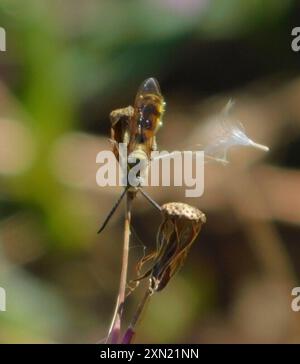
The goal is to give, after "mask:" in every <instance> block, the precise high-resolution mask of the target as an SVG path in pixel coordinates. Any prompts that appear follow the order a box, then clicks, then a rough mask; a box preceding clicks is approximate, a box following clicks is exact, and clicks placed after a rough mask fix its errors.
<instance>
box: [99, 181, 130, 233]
mask: <svg viewBox="0 0 300 364" xmlns="http://www.w3.org/2000/svg"><path fill="white" fill-rule="evenodd" d="M127 190H128V187H126V188H124V191H123V192H122V194H121V196H120V197H119V198H118V201H117V202H116V203H115V205H114V207H113V208H112V209H111V211H110V213H109V214H108V215H107V217H106V219H105V220H104V222H103V224H102V226H101V228H100V229H99V231H98V234H100V233H101V232H102V231H103V230H104V228H105V226H106V225H107V223H108V222H109V220H110V218H111V217H112V216H113V214H114V212H115V211H116V209H117V208H118V206H119V205H120V203H121V201H122V200H123V197H124V196H125V195H126V192H127Z"/></svg>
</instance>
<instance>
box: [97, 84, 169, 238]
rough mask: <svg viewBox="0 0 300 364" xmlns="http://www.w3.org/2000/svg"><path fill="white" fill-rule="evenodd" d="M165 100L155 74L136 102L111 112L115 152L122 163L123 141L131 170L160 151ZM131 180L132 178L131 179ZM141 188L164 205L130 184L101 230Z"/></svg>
mask: <svg viewBox="0 0 300 364" xmlns="http://www.w3.org/2000/svg"><path fill="white" fill-rule="evenodd" d="M165 105H166V103H165V101H164V98H163V96H162V93H161V90H160V86H159V83H158V81H157V80H156V79H155V78H153V77H151V78H148V79H146V80H145V81H144V82H143V83H142V84H141V86H140V87H139V89H138V92H137V95H136V97H135V101H134V105H133V106H127V107H125V108H122V109H117V110H114V111H112V112H111V113H110V122H111V137H110V140H111V142H112V148H113V152H114V154H115V156H116V158H117V160H118V161H119V162H120V153H119V152H120V151H119V144H120V143H124V144H125V145H126V147H127V155H128V160H127V172H129V171H130V169H131V168H133V167H134V166H135V165H136V164H137V163H142V165H144V166H146V167H145V168H147V166H148V165H149V162H150V159H151V152H152V151H155V150H157V142H156V134H157V132H158V130H159V129H160V127H161V126H162V118H163V114H164V111H165ZM127 182H128V179H127ZM138 191H141V193H142V194H143V195H144V197H146V198H147V199H148V200H149V201H150V202H151V203H152V204H153V205H154V206H155V207H156V208H158V209H159V210H160V206H159V205H158V204H157V203H156V202H155V201H153V200H152V199H151V198H150V196H148V194H146V192H145V191H143V190H142V189H141V186H140V184H138V185H137V186H131V185H130V184H128V183H127V185H126V187H125V189H124V191H123V193H122V194H121V196H120V198H119V199H118V201H117V202H116V204H115V205H114V207H113V208H112V210H111V212H110V213H109V215H108V216H107V218H106V220H105V221H104V223H103V225H102V227H101V228H100V230H99V232H98V233H100V232H101V231H102V230H103V229H104V228H105V226H106V224H107V223H108V221H109V219H110V218H111V216H112V215H113V213H114V212H115V210H116V209H117V207H118V206H119V204H120V202H121V201H122V199H123V197H124V196H125V195H126V194H130V196H131V198H134V197H135V195H136V194H137V192H138Z"/></svg>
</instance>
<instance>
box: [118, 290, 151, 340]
mask: <svg viewBox="0 0 300 364" xmlns="http://www.w3.org/2000/svg"><path fill="white" fill-rule="evenodd" d="M151 294H152V291H151V290H150V289H147V291H146V292H145V294H144V296H143V298H142V300H141V302H140V303H139V305H138V308H137V310H136V312H135V314H134V316H133V318H132V320H131V323H130V325H129V326H128V329H127V330H126V332H125V335H124V337H123V340H122V344H131V342H132V339H133V337H134V335H135V330H136V326H137V324H138V322H139V321H140V319H141V316H142V314H143V312H144V310H145V307H146V304H147V303H148V301H149V298H150V296H151Z"/></svg>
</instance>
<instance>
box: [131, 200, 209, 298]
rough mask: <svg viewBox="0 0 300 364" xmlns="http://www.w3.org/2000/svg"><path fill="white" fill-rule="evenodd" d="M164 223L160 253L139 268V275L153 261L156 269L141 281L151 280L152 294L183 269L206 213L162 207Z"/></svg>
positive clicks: (179, 205)
mask: <svg viewBox="0 0 300 364" xmlns="http://www.w3.org/2000/svg"><path fill="white" fill-rule="evenodd" d="M162 217H163V221H162V223H161V225H160V227H159V229H158V232H157V237H156V240H157V248H156V251H155V252H153V253H151V254H149V255H148V256H146V257H144V258H143V259H142V260H141V261H140V262H139V264H138V272H140V269H141V268H142V266H143V264H144V263H146V262H149V261H152V262H153V266H152V268H151V269H149V270H148V271H147V272H146V273H145V274H144V275H142V276H141V277H140V278H139V280H140V279H143V278H146V277H150V289H151V290H152V292H156V291H160V290H162V289H163V288H164V287H165V286H166V285H167V284H168V282H169V281H170V279H171V278H172V277H173V276H174V274H175V273H176V272H177V271H178V270H179V269H180V268H181V267H182V265H183V263H184V262H185V259H186V257H187V254H188V252H189V250H190V248H191V246H192V244H193V242H194V241H195V239H196V238H197V236H198V234H199V232H200V230H201V227H202V225H203V224H204V223H205V222H206V217H205V215H204V213H203V212H201V211H200V210H198V209H197V208H196V207H193V206H190V205H187V204H185V203H181V202H170V203H167V204H165V205H163V206H162Z"/></svg>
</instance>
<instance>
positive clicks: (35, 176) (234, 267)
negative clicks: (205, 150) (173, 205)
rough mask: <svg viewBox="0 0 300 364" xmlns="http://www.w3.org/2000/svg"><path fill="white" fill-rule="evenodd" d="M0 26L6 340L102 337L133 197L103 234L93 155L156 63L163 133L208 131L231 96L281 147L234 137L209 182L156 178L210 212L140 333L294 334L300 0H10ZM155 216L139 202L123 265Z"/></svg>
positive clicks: (140, 336) (144, 246)
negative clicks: (197, 189)
mask: <svg viewBox="0 0 300 364" xmlns="http://www.w3.org/2000/svg"><path fill="white" fill-rule="evenodd" d="M0 26H2V27H4V28H5V29H6V34H7V51H6V52H1V53H0V261H1V262H0V286H2V287H4V288H5V289H6V294H7V311H6V312H0V342H2V343H28V342H30V343H36V342H38V343H44V342H46V343H53V342H57V343H94V342H101V341H102V340H103V339H104V337H105V335H106V332H107V329H108V326H109V322H110V318H111V316H112V313H113V307H114V301H115V298H116V294H117V288H118V279H119V273H120V262H121V246H122V226H123V220H122V219H123V211H122V208H121V209H119V210H118V211H117V213H116V214H115V215H114V217H113V219H112V220H111V221H110V223H109V225H108V227H107V228H106V230H105V231H104V232H103V233H102V235H100V236H99V235H97V233H96V232H97V230H98V228H99V226H100V224H101V222H102V221H103V219H104V218H105V216H106V214H107V213H108V211H109V210H110V208H111V207H112V205H113V203H114V201H115V200H116V198H117V197H118V195H119V193H120V189H119V188H100V187H98V186H97V185H96V181H95V175H96V171H97V168H98V166H97V165H96V155H97V153H98V152H99V151H100V150H103V149H108V148H110V144H109V141H108V137H109V130H110V124H109V118H108V115H109V112H110V111H111V110H113V109H115V108H119V107H123V106H127V105H129V104H132V102H133V100H134V97H135V93H136V90H137V87H138V86H139V84H140V83H141V82H142V81H143V80H144V79H145V78H147V77H151V76H154V77H156V78H157V79H158V80H159V82H160V84H161V88H162V92H163V94H164V96H165V98H166V101H167V112H166V115H165V118H164V126H163V128H162V129H161V130H160V132H159V138H158V142H159V146H160V148H161V149H166V150H174V149H177V150H178V149H190V148H194V147H195V146H197V144H201V143H205V138H206V137H207V136H210V133H211V130H212V123H213V121H214V120H215V116H216V115H218V113H219V111H220V110H221V109H222V108H223V106H224V105H225V104H226V102H227V101H228V100H229V99H230V98H233V99H234V100H235V101H236V107H235V109H234V111H233V116H234V118H236V119H237V120H239V121H241V122H242V123H243V124H244V126H245V128H246V130H247V133H248V135H249V136H250V137H251V138H253V139H254V140H256V141H257V142H260V143H263V144H266V145H268V146H269V147H270V149H271V150H270V152H269V153H267V154H265V153H262V152H260V151H256V150H253V149H247V148H235V149H233V150H232V151H231V153H230V156H229V159H230V163H229V164H228V165H226V166H223V165H221V164H219V163H215V162H211V163H208V164H207V165H206V169H205V193H204V195H203V196H202V197H201V198H197V199H186V198H185V197H184V189H181V188H172V187H168V188H167V187H165V188H152V189H150V188H149V189H148V192H149V193H150V194H151V195H152V197H153V198H155V200H156V201H157V202H158V203H160V204H162V203H165V202H170V201H183V202H187V203H190V204H192V205H195V206H197V207H198V208H200V209H201V210H202V211H203V212H205V214H206V216H207V223H206V225H205V226H204V228H203V231H202V232H201V234H200V238H199V239H198V240H197V242H196V243H195V244H194V246H193V248H192V252H191V254H190V255H189V257H188V260H187V262H186V264H185V266H184V268H183V269H182V270H181V271H180V273H179V274H178V275H177V276H176V277H175V278H174V279H173V280H172V282H170V284H169V286H168V287H167V288H166V289H165V290H164V291H163V292H161V293H158V294H156V295H154V297H153V299H152V301H151V303H150V305H149V307H148V309H147V312H146V314H145V316H144V319H143V321H142V322H141V324H140V326H139V330H138V333H137V337H136V342H140V343H149V342H152V343H215V342H218V343H227V342H229V343H245V342H246V343H252V342H258V343H265V342H267V343H274V342H289V343H290V342H300V313H295V312H293V311H292V310H291V307H290V305H291V300H292V296H291V289H292V287H295V286H297V285H299V274H300V266H299V259H300V239H299V236H300V235H299V233H300V194H299V187H300V171H299V167H300V157H299V155H300V102H299V100H300V54H297V53H295V52H293V51H292V50H291V41H292V37H291V31H292V28H294V27H295V26H300V6H299V2H298V1H296V0H294V1H292V0H285V1H282V0H265V1H263V2H262V1H259V0H252V1H243V0H143V1H137V0H129V1H121V0H120V1H116V0H110V1H108V0H103V1H102V0H86V1H83V0H72V1H70V0H64V1H62V0H42V1H41V0H27V1H26V2H25V1H23V0H18V1H16V0H1V3H0ZM159 222H160V216H159V215H158V214H157V212H156V211H154V209H153V208H152V207H151V206H150V205H149V204H148V203H147V202H146V201H144V200H143V199H139V200H138V201H137V202H136V203H135V206H134V213H133V226H134V230H135V234H133V236H132V241H131V250H130V254H131V261H130V263H131V264H130V265H131V268H130V272H129V278H134V264H135V261H136V260H137V259H138V258H140V257H141V256H142V255H143V254H144V252H145V251H146V252H150V251H151V249H152V248H153V247H154V245H155V235H156V231H157V227H158V225H159ZM141 292H142V290H141V289H140V288H139V289H138V290H136V291H135V293H134V294H133V295H131V296H130V297H129V299H128V301H127V302H126V317H125V322H126V321H128V320H129V318H130V315H131V314H132V312H133V310H134V309H135V307H136V305H137V303H138V301H139V298H140V296H141Z"/></svg>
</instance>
